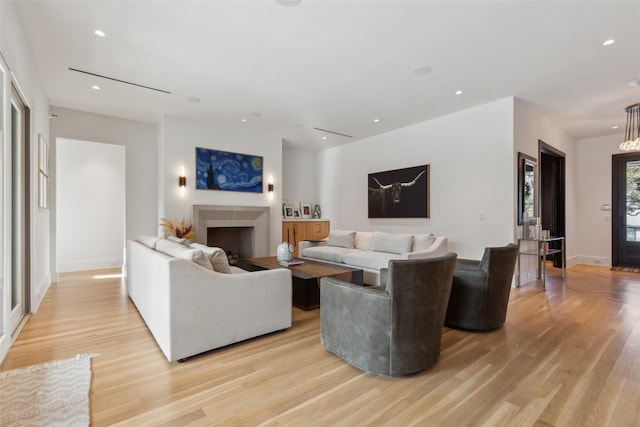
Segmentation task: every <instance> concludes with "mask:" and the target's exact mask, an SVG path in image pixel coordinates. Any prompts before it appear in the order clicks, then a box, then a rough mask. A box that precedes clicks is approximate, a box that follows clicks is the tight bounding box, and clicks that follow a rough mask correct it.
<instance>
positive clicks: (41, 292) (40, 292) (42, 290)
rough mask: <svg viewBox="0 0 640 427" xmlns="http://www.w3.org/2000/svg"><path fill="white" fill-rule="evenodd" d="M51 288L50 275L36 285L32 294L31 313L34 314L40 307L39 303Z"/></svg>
mask: <svg viewBox="0 0 640 427" xmlns="http://www.w3.org/2000/svg"><path fill="white" fill-rule="evenodd" d="M49 286H51V273H49V274H47V275H46V276H45V277H44V279H43V280H42V281H41V282H40V283H38V285H37V287H36V289H35V292H33V293H32V299H31V312H32V313H35V312H36V311H37V310H38V307H40V303H41V302H42V299H43V298H44V296H45V294H46V293H47V291H48V290H49Z"/></svg>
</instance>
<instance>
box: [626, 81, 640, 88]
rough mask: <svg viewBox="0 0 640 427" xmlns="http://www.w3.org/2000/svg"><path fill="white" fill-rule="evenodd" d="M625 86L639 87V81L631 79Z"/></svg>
mask: <svg viewBox="0 0 640 427" xmlns="http://www.w3.org/2000/svg"><path fill="white" fill-rule="evenodd" d="M627 85H628V86H629V87H638V86H640V80H638V79H632V80H629V81H628V82H627Z"/></svg>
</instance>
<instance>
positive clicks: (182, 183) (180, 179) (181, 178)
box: [178, 175, 187, 188]
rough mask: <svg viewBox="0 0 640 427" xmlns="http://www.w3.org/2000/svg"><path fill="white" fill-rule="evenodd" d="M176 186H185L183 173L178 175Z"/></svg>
mask: <svg viewBox="0 0 640 427" xmlns="http://www.w3.org/2000/svg"><path fill="white" fill-rule="evenodd" d="M178 186H179V187H180V188H184V187H186V186H187V177H186V176H184V175H180V176H179V177H178Z"/></svg>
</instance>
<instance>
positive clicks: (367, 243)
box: [355, 231, 373, 251]
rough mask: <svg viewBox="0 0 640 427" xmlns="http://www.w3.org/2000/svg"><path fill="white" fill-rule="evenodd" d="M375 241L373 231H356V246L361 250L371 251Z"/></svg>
mask: <svg viewBox="0 0 640 427" xmlns="http://www.w3.org/2000/svg"><path fill="white" fill-rule="evenodd" d="M372 243H373V231H358V232H356V243H355V248H356V249H360V250H361V251H370V250H371V244H372Z"/></svg>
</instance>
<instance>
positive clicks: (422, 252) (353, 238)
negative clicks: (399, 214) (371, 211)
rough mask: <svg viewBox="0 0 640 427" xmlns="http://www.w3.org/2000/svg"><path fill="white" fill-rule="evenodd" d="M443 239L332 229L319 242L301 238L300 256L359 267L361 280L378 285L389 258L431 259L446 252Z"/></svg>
mask: <svg viewBox="0 0 640 427" xmlns="http://www.w3.org/2000/svg"><path fill="white" fill-rule="evenodd" d="M447 243H448V242H447V238H446V237H444V236H435V235H433V234H400V233H383V232H379V231H347V230H334V231H332V232H331V233H330V234H329V236H328V237H327V238H326V239H325V240H322V241H315V242H310V241H302V242H300V243H299V244H298V249H299V252H298V253H299V254H300V257H302V258H304V259H309V260H314V261H322V262H328V263H332V264H338V265H346V266H348V267H355V268H361V269H362V271H363V273H364V283H365V284H368V285H378V284H379V277H380V269H381V268H386V267H387V266H388V264H389V261H390V260H392V259H419V258H432V257H437V256H440V255H444V254H446V253H447V252H448V248H447Z"/></svg>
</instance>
